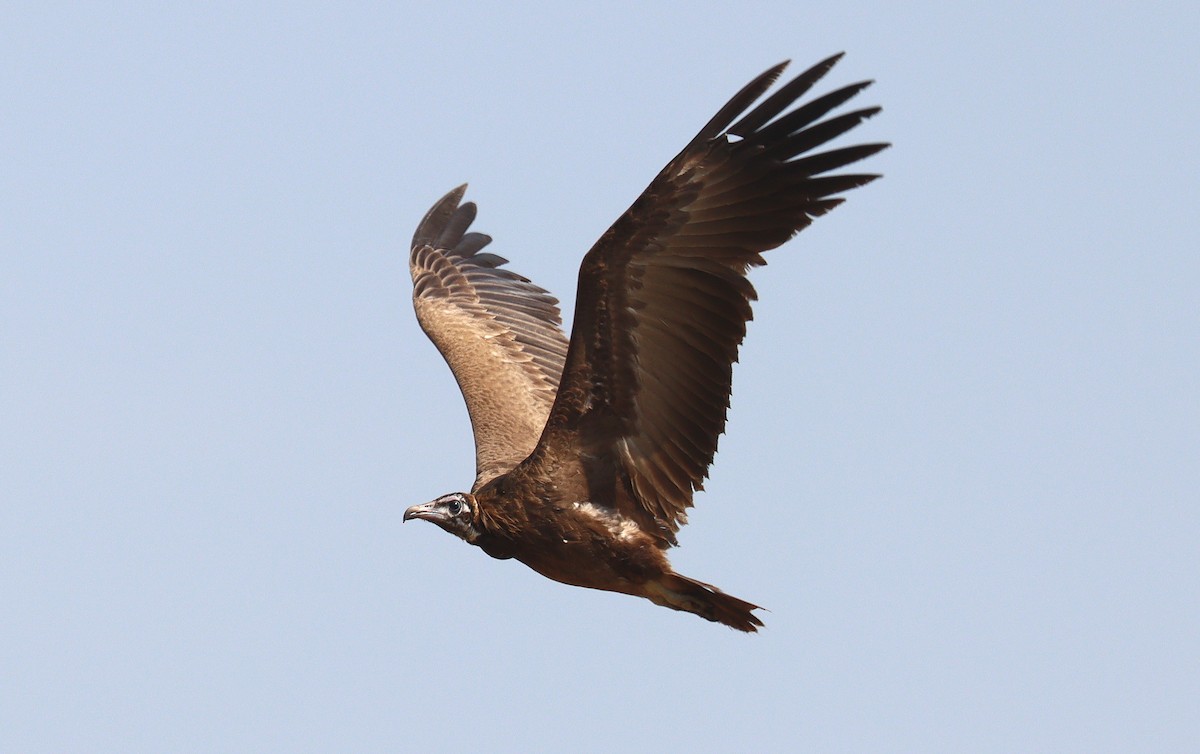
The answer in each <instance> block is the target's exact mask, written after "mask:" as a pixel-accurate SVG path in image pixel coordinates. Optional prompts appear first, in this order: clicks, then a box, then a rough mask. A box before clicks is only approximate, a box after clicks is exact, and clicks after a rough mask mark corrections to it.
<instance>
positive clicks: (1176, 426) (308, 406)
mask: <svg viewBox="0 0 1200 754" xmlns="http://www.w3.org/2000/svg"><path fill="white" fill-rule="evenodd" d="M428 5H430V6H431V5H432V4H428ZM502 8H503V9H502ZM839 50H846V51H847V52H848V55H847V57H846V58H845V59H844V60H843V62H842V63H841V64H840V65H839V66H838V67H837V68H836V69H835V70H834V72H833V73H832V74H831V75H830V76H829V77H828V78H827V79H826V81H825V82H823V83H822V87H821V91H827V90H828V89H829V88H832V87H834V86H838V85H843V84H847V83H850V82H853V81H857V80H859V79H862V78H874V79H876V80H877V84H876V85H875V86H874V87H873V88H871V89H870V90H868V91H867V92H866V93H865V94H864V95H862V96H860V98H859V99H858V100H856V104H860V105H863V106H866V105H871V104H881V105H883V106H884V112H883V114H882V115H880V116H878V117H877V118H875V119H874V120H872V121H870V122H868V123H867V124H865V125H864V126H862V127H860V128H859V129H857V130H856V131H855V132H854V133H853V136H852V137H851V139H852V140H857V141H878V140H886V141H891V142H893V143H894V146H893V148H892V149H891V150H889V151H887V152H885V153H883V154H882V155H879V156H877V157H875V158H872V159H871V161H870V163H869V166H868V169H870V170H873V171H880V172H883V173H885V174H886V177H885V178H884V180H882V181H879V182H877V183H875V184H873V185H871V186H869V187H867V188H865V189H859V190H856V191H855V192H853V193H852V194H851V195H850V198H849V201H848V202H847V203H846V205H845V206H843V207H841V208H839V209H838V210H837V211H836V212H834V213H833V214H832V215H830V216H828V217H825V218H822V219H821V220H820V221H819V222H817V223H816V224H815V225H814V226H813V227H812V228H811V229H809V230H808V231H806V232H805V233H803V234H802V235H801V236H800V238H799V239H798V240H797V241H795V242H793V243H791V244H790V245H788V246H786V247H784V248H782V249H780V250H778V251H775V252H773V253H772V254H771V255H770V257H769V260H770V264H769V265H768V266H767V267H766V268H763V269H760V270H758V271H756V272H755V274H754V276H753V281H754V283H755V285H756V286H757V287H758V290H759V293H760V297H761V301H760V303H759V305H758V306H757V308H756V310H755V311H756V318H755V321H754V322H753V323H751V327H750V333H749V337H748V340H747V343H746V346H745V347H744V349H743V351H742V363H741V364H740V365H739V366H738V367H737V369H736V371H735V379H734V399H733V410H732V412H731V417H730V422H729V427H728V434H727V435H726V436H725V437H724V438H723V440H722V443H721V449H720V453H719V454H718V456H717V462H716V465H715V466H714V469H713V474H712V479H711V482H710V483H709V485H708V490H707V492H705V493H704V494H702V495H701V496H699V498H698V501H697V503H698V505H697V508H696V509H695V512H694V514H693V515H692V518H691V524H690V525H689V526H688V527H687V528H686V529H684V530H683V532H682V536H681V541H682V545H683V546H682V547H681V548H680V549H678V550H675V551H673V554H672V556H673V559H674V562H675V564H676V566H677V567H678V569H679V570H680V571H681V572H683V573H685V574H688V575H691V576H694V577H696V578H699V579H703V580H705V581H711V582H713V583H715V584H717V585H719V586H721V587H722V588H723V589H725V590H727V591H729V592H730V593H732V594H735V595H738V596H740V597H744V598H746V599H749V600H752V601H754V602H756V603H759V604H762V605H765V606H767V607H768V608H769V609H770V612H769V613H765V614H764V616H763V617H764V618H765V620H766V623H767V627H766V629H765V630H764V631H763V632H762V633H761V634H759V635H757V636H744V635H740V634H737V633H735V632H733V631H731V630H729V629H726V628H724V627H722V626H718V625H715V624H710V623H707V622H705V621H702V620H699V619H697V618H696V617H695V616H691V615H687V614H683V613H676V612H672V611H668V610H664V609H661V608H658V607H655V606H653V605H651V604H650V603H648V602H646V601H644V600H636V599H632V598H629V597H624V596H620V595H613V594H607V593H601V592H594V591H589V590H583V589H574V588H570V587H566V586H562V585H559V584H555V583H553V582H550V581H547V580H545V579H543V578H541V577H540V576H537V575H536V574H534V573H533V572H532V571H529V570H528V569H526V568H525V567H523V566H521V565H520V564H518V563H515V562H512V561H508V562H500V561H494V560H491V559H490V558H488V557H486V556H485V555H484V554H483V553H482V552H481V551H479V550H477V549H474V548H470V547H467V546H466V545H464V544H463V543H462V542H460V541H458V540H456V539H453V538H451V537H449V536H447V535H446V534H444V533H443V532H441V531H439V530H438V529H437V528H435V527H433V526H430V525H428V524H424V523H412V524H409V525H405V526H402V525H401V513H402V511H403V510H404V508H405V507H406V506H408V505H410V504H413V503H418V502H424V501H426V500H429V499H431V498H433V497H434V496H436V495H438V494H441V493H444V492H448V491H452V490H457V489H463V488H466V487H468V486H469V484H470V482H471V478H472V475H473V458H472V441H471V435H470V428H469V425H468V423H467V417H466V412H465V410H464V407H463V405H462V402H461V400H460V398H459V395H458V392H457V388H456V386H455V384H454V381H453V379H452V378H451V376H450V373H449V371H448V370H447V368H446V367H445V365H444V364H443V362H442V361H441V359H440V357H439V356H438V354H437V352H436V351H435V350H434V348H433V346H432V345H431V344H430V343H429V342H428V341H427V340H426V339H425V337H424V336H423V335H422V333H421V332H420V330H419V329H418V327H417V324H416V322H415V319H414V317H413V314H412V310H411V307H410V304H409V296H410V290H411V287H410V283H409V280H408V272H407V268H406V255H407V252H408V241H409V238H410V237H411V234H412V230H413V228H414V227H415V224H416V223H417V221H418V220H419V219H420V218H421V216H422V215H423V213H424V212H425V210H426V209H427V208H428V207H429V205H430V204H431V203H432V202H433V201H434V200H436V199H437V198H438V197H440V196H441V195H442V194H443V193H444V192H445V191H446V190H448V189H450V188H451V187H453V186H455V185H458V184H459V183H462V182H464V181H470V183H471V187H470V191H469V194H468V196H469V198H471V199H473V200H475V201H477V202H478V204H479V206H480V217H479V220H478V222H477V225H476V227H477V228H478V229H480V230H482V231H485V232H488V233H490V234H492V235H493V236H494V237H495V239H496V241H495V244H494V247H493V248H494V250H495V251H496V252H497V253H500V254H502V255H504V256H507V257H509V258H510V259H511V260H513V267H514V268H515V269H517V270H518V271H520V272H522V273H524V274H526V275H528V276H530V277H532V278H533V279H535V280H536V281H538V282H539V283H541V284H542V285H544V286H546V287H548V288H550V289H552V290H553V291H555V292H556V293H557V294H558V295H559V296H560V298H562V299H563V300H564V302H565V303H566V305H567V306H566V308H567V310H568V311H569V310H570V307H571V302H573V300H574V280H575V273H576V270H577V268H578V263H579V260H580V258H581V257H582V255H583V253H584V252H585V251H586V250H587V249H588V248H589V246H590V245H591V243H592V242H593V241H594V240H595V239H596V238H597V237H598V236H599V235H600V233H601V232H603V230H604V229H605V228H606V227H607V226H608V224H609V223H610V222H612V220H613V219H615V218H616V217H617V216H618V215H619V214H620V212H621V211H622V210H623V209H624V208H625V207H626V206H627V205H628V204H629V203H630V202H631V201H632V200H633V199H634V197H636V196H637V194H638V192H639V191H641V189H642V188H643V187H644V186H645V185H646V183H647V182H648V181H649V180H650V179H651V178H652V177H653V176H654V175H655V173H656V172H657V171H658V170H659V169H660V168H661V167H662V165H663V164H665V162H666V161H667V160H668V159H669V158H671V157H672V156H673V155H674V154H675V153H676V151H678V149H680V148H681V147H682V146H683V145H684V144H685V143H686V142H687V141H688V140H689V139H690V138H691V137H692V135H693V134H694V133H695V131H696V130H698V129H699V127H700V126H701V125H702V124H703V123H704V122H705V121H706V120H707V119H708V118H709V116H710V115H712V113H713V112H715V111H716V109H717V108H718V107H719V106H720V105H721V104H723V103H724V102H725V100H726V99H727V98H728V97H729V96H730V95H731V94H732V93H733V92H734V91H736V90H737V89H738V88H739V87H740V86H741V85H742V84H744V83H745V82H746V81H748V80H749V79H750V78H751V77H753V76H754V75H756V74H758V73H759V72H760V71H762V70H764V69H765V68H767V67H768V66H770V65H771V64H773V63H775V62H777V61H779V60H781V59H784V58H793V59H795V63H794V68H793V71H795V70H798V69H799V68H801V67H803V66H807V65H808V64H810V63H813V62H815V61H817V60H819V59H821V58H823V57H825V56H827V55H829V54H831V53H834V52H837V51H839ZM0 60H2V65H0V245H2V254H0V360H2V364H0V600H2V609H0V751H3V752H29V753H33V752H55V753H61V752H109V751H112V752H216V751H220V752H262V751H277V752H334V751H346V752H350V751H353V752H383V751H389V752H391V751H418V750H424V751H468V750H484V749H487V750H493V751H501V752H518V751H520V752H523V751H531V750H545V751H550V750H557V751H568V750H574V751H588V752H593V751H594V752H606V751H639V750H642V751H645V750H659V751H718V750H720V751H737V750H742V751H747V750H759V751H782V750H785V749H789V748H792V749H809V750H813V751H862V752H891V751H897V752H964V751H971V752H1013V751H1055V752H1102V751H1112V752H1131V751H1154V752H1162V751H1188V750H1191V751H1195V750H1197V749H1200V712H1198V711H1200V554H1198V544H1197V543H1198V542H1200V471H1198V468H1200V379H1198V374H1200V303H1198V290H1200V258H1198V257H1200V242H1198V241H1197V238H1200V222H1198V220H1197V206H1198V204H1200V179H1198V176H1200V149H1198V148H1197V141H1196V139H1197V132H1198V128H1200V126H1198V124H1200V83H1198V82H1200V11H1197V10H1196V9H1195V4H1194V3H1183V2H1180V3H1143V4H1132V3H1130V4H1123V3H1099V4H1097V3H1063V2H1051V3H1036V4H1035V3H1012V2H1004V3H998V2H992V3H974V4H959V5H955V4H944V3H937V4H933V3H924V4H921V3H918V4H897V3H858V2H839V3H802V2H794V1H793V0H789V1H788V2H775V3H746V4H738V3H692V4H677V5H673V4H668V3H661V4H658V3H644V4H643V3H639V4H626V3H600V4H591V5H584V4H578V3H539V4H516V5H513V6H510V7H505V6H504V4H501V3H489V4H479V5H476V6H459V5H453V4H441V5H440V6H439V7H437V8H436V9H435V10H429V9H428V8H427V4H423V5H422V6H421V8H420V9H418V8H417V6H416V4H412V5H411V6H409V5H406V4H404V3H399V4H389V3H376V4H328V5H320V4H308V3H304V4H301V3H283V4H278V5H270V6H261V5H257V4H247V3H243V2H237V3H227V2H219V3H206V4H202V5H200V4H197V5H193V6H184V5H171V6H170V7H169V8H168V7H166V6H164V4H160V3H146V4H136V3H133V4H131V3H117V4H112V3H105V4H78V5H74V4H73V5H70V6H60V5H57V4H52V3H36V4H35V3H16V4H13V3H9V4H6V5H4V6H3V8H2V9H0ZM844 143H849V142H844Z"/></svg>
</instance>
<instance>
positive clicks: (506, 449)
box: [409, 186, 567, 489]
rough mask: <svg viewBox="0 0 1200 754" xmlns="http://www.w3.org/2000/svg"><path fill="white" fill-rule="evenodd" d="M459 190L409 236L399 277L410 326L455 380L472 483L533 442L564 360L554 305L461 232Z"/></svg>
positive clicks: (470, 213) (468, 210)
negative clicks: (408, 296)
mask: <svg viewBox="0 0 1200 754" xmlns="http://www.w3.org/2000/svg"><path fill="white" fill-rule="evenodd" d="M465 191H466V186H460V187H458V188H456V189H454V190H453V191H451V192H450V193H449V194H447V195H446V196H445V197H443V198H442V199H441V200H440V201H439V202H438V203H437V204H435V205H434V206H433V208H432V209H430V210H429V212H428V214H426V215H425V219H424V220H422V221H421V224H420V226H419V227H418V228H417V232H416V234H415V235H414V236H413V242H412V253H411V255H410V256H409V269H410V271H411V272H412V279H413V308H414V309H415V310H416V313H417V320H418V321H419V322H420V323H421V328H422V329H423V330H424V331H425V334H426V335H428V336H429V339H430V340H432V341H433V343H434V345H435V346H437V348H438V350H439V351H441V353H442V356H443V357H444V358H445V359H446V363H448V364H449V365H450V370H451V371H452V372H453V373H454V377H455V379H456V380H458V386H459V389H460V390H462V394H463V398H464V399H465V401H466V403H467V412H468V413H469V414H470V416H471V427H472V429H473V430H474V434H475V485H474V488H475V489H478V488H479V487H480V486H481V485H482V484H483V483H485V482H486V481H487V480H489V479H491V478H493V477H496V476H498V475H500V474H503V473H504V472H506V471H508V470H510V469H511V468H513V467H514V466H516V465H517V464H518V463H520V462H521V461H522V460H524V459H525V457H526V456H528V455H529V453H530V452H532V451H533V449H534V447H535V446H536V444H537V440H538V437H539V435H540V434H541V433H542V429H543V427H544V425H545V423H546V417H547V415H548V414H549V412H550V406H551V405H552V403H553V402H554V396H555V393H556V392H557V390H558V380H559V377H560V375H561V374H562V367H563V362H564V360H565V358H566V353H567V339H566V336H565V335H563V332H562V328H561V324H562V317H561V315H560V313H559V310H558V300H557V299H555V298H554V297H553V296H551V295H550V294H549V293H548V292H546V291H545V290H543V289H542V288H539V287H538V286H537V285H534V284H533V283H531V282H530V281H529V280H527V279H526V278H524V277H521V276H520V275H518V274H517V273H515V272H513V271H511V270H508V269H505V268H503V267H502V266H501V265H503V264H505V263H506V262H507V260H506V259H504V258H502V257H499V256H496V255H495V254H488V253H480V250H481V249H483V247H484V246H486V245H487V244H488V243H489V242H490V241H491V238H489V237H488V236H486V235H484V234H482V233H469V232H467V229H468V228H469V227H470V225H471V222H472V221H473V220H474V219H475V205H474V204H472V203H470V202H468V203H466V204H462V205H461V206H460V205H459V202H460V201H461V200H462V196H463V193H464V192H465Z"/></svg>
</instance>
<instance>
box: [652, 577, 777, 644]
mask: <svg viewBox="0 0 1200 754" xmlns="http://www.w3.org/2000/svg"><path fill="white" fill-rule="evenodd" d="M645 596H646V598H647V599H649V600H650V601H651V602H653V603H654V604H656V605H662V606H663V607H669V608H671V609H673V610H682V611H684V612H688V613H695V614H696V615H699V616H700V617H701V618H706V619H707V620H711V621H713V622H715V623H723V624H725V625H726V626H729V627H730V628H736V629H737V630H738V631H745V632H747V633H754V632H755V631H757V630H758V628H759V626H761V625H763V622H762V621H761V620H759V619H758V616H756V615H755V614H754V613H753V612H751V611H753V610H761V609H762V608H760V607H759V606H758V605H754V604H751V603H749V602H746V601H745V600H740V599H738V598H737V597H734V596H732V595H728V594H726V593H725V592H722V591H721V590H720V589H718V588H716V587H715V586H713V585H712V584H705V583H704V582H703V581H696V580H695V579H689V578H688V577H687V576H680V575H679V574H678V573H674V572H670V573H667V574H664V575H663V576H662V577H661V578H659V579H657V580H656V581H651V582H647V583H646V595H645Z"/></svg>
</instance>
